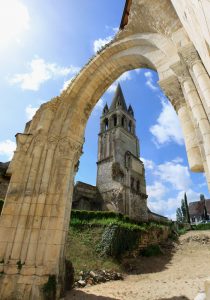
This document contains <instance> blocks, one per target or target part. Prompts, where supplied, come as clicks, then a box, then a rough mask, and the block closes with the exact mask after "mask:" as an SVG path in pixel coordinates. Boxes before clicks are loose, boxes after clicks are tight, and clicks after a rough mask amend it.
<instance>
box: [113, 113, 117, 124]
mask: <svg viewBox="0 0 210 300" xmlns="http://www.w3.org/2000/svg"><path fill="white" fill-rule="evenodd" d="M113 121H114V127H116V126H117V116H116V115H114V116H113Z"/></svg>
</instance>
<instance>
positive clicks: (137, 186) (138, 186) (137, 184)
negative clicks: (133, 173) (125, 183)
mask: <svg viewBox="0 0 210 300" xmlns="http://www.w3.org/2000/svg"><path fill="white" fill-rule="evenodd" d="M139 190H140V182H139V180H137V182H136V191H137V192H139Z"/></svg>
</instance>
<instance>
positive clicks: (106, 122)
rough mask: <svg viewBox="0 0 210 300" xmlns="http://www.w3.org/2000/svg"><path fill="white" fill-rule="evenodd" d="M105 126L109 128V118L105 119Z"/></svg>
mask: <svg viewBox="0 0 210 300" xmlns="http://www.w3.org/2000/svg"><path fill="white" fill-rule="evenodd" d="M104 127H105V130H107V129H108V127H109V120H108V119H105V121H104Z"/></svg>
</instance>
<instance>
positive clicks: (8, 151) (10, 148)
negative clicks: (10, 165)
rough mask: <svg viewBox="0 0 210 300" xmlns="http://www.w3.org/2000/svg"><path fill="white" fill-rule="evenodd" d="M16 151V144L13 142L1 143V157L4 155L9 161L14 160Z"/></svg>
mask: <svg viewBox="0 0 210 300" xmlns="http://www.w3.org/2000/svg"><path fill="white" fill-rule="evenodd" d="M15 149H16V143H15V142H13V141H11V140H5V141H2V142H0V155H4V156H6V157H7V158H8V160H11V159H12V156H13V152H14V151H15Z"/></svg>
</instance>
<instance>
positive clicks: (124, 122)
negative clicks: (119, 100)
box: [121, 116, 126, 127]
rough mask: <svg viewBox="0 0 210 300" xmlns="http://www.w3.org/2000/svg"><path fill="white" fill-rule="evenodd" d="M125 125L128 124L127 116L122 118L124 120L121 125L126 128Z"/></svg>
mask: <svg viewBox="0 0 210 300" xmlns="http://www.w3.org/2000/svg"><path fill="white" fill-rule="evenodd" d="M125 124H126V119H125V116H122V119H121V125H122V127H125Z"/></svg>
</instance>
